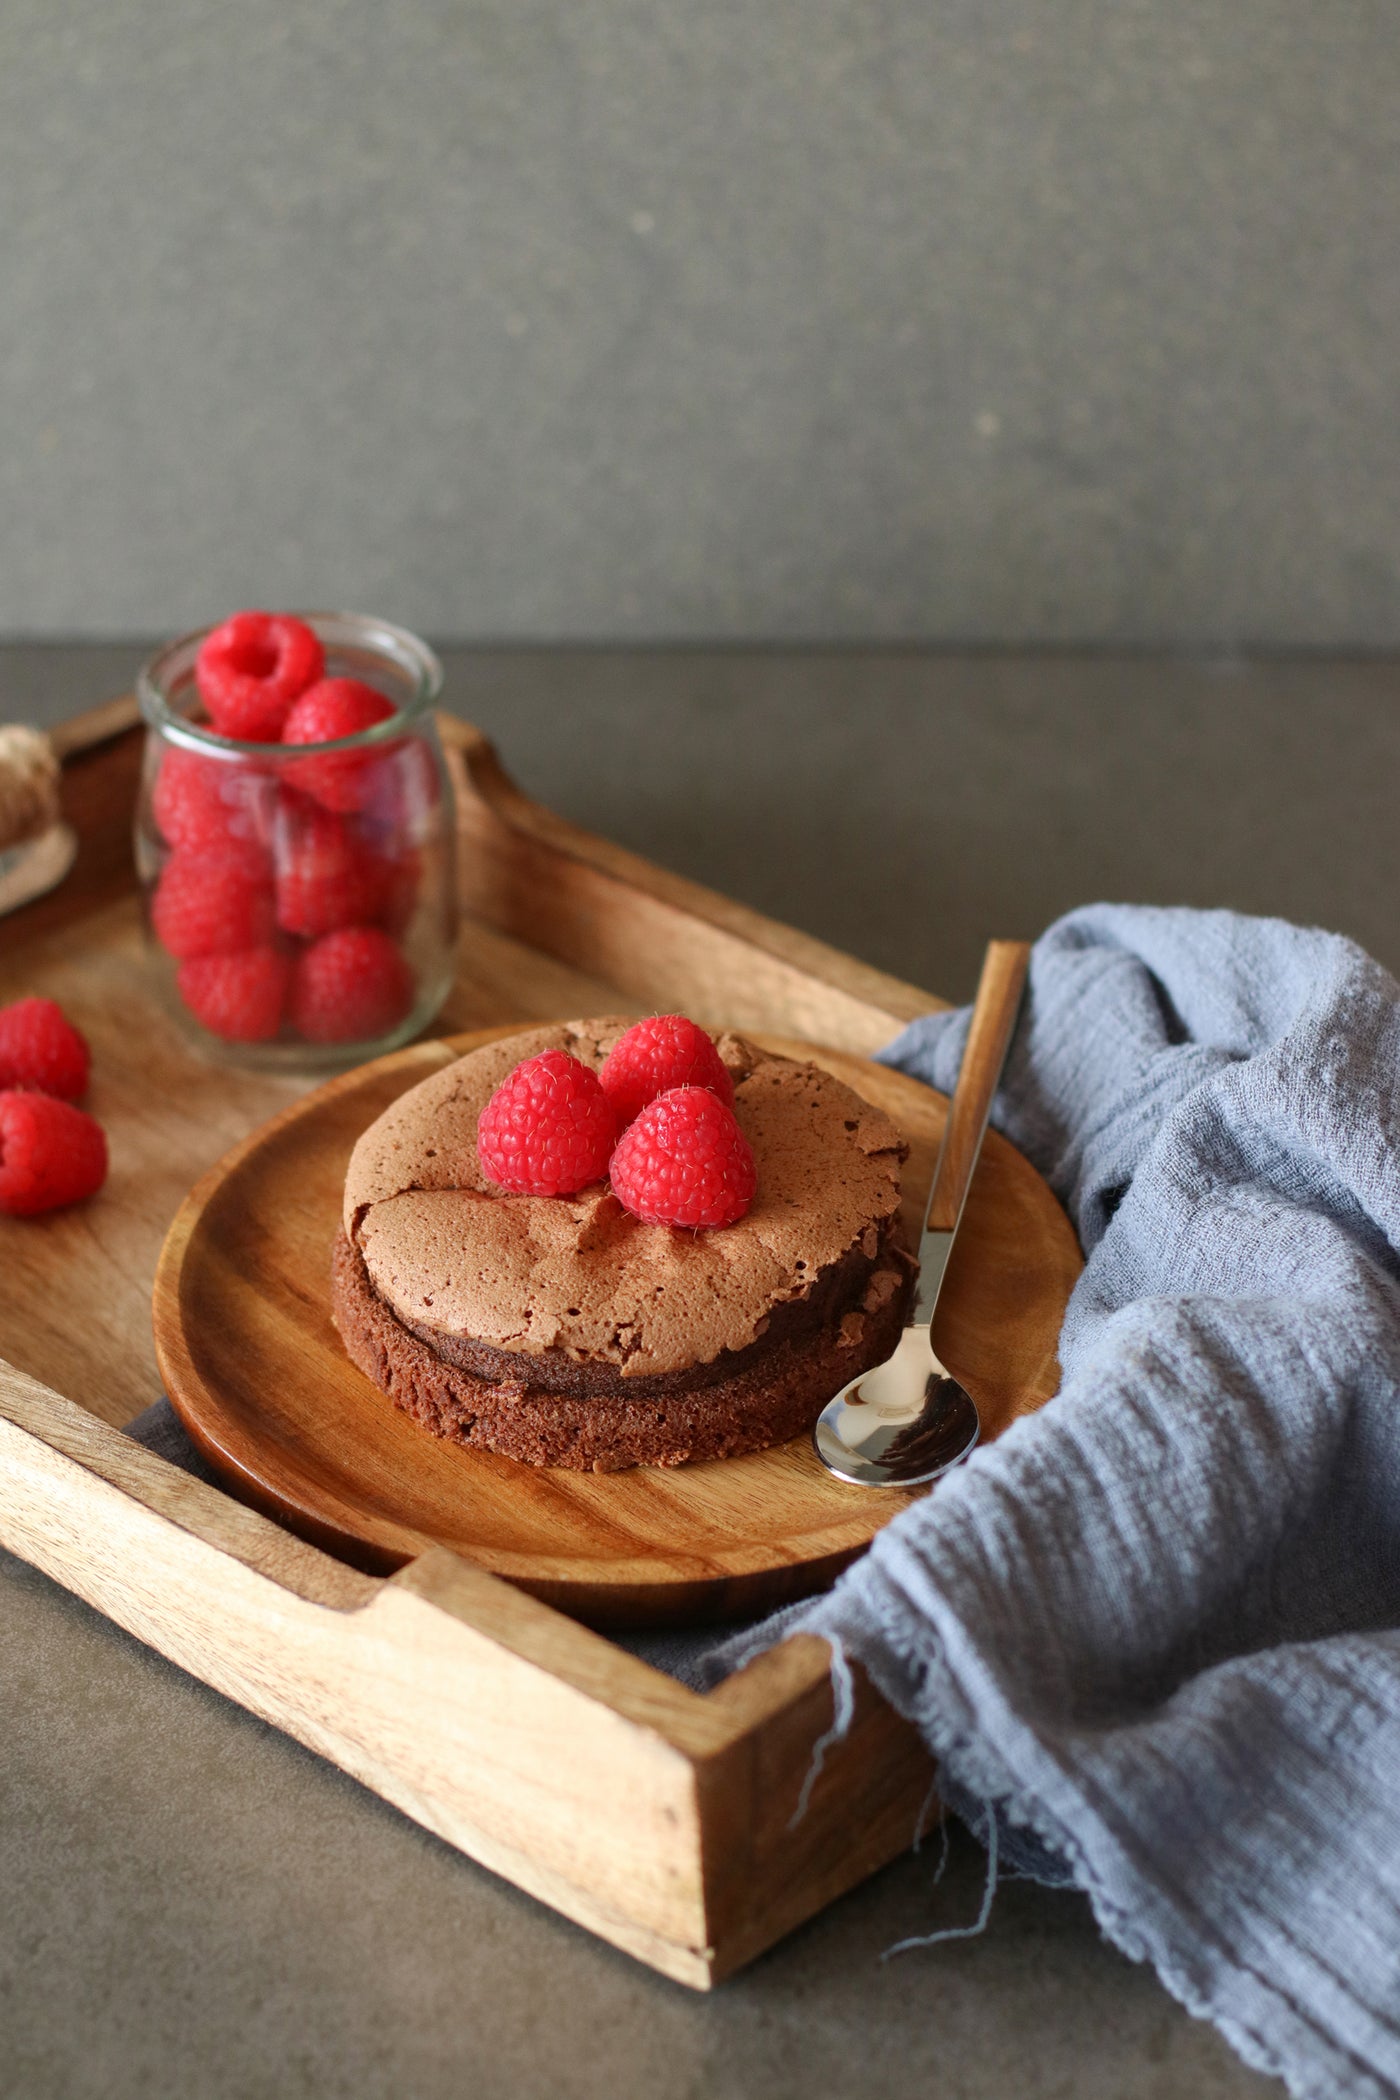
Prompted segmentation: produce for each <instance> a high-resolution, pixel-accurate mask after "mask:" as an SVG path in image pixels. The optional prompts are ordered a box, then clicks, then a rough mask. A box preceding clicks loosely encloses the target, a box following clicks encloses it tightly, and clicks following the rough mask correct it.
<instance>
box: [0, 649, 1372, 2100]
mask: <svg viewBox="0 0 1400 2100" xmlns="http://www.w3.org/2000/svg"><path fill="white" fill-rule="evenodd" d="M140 654H141V652H140V650H139V649H137V648H135V647H130V646H126V645H122V646H113V647H82V648H78V647H73V648H60V647H52V646H47V647H37V646H36V647H11V648H9V649H7V650H3V651H0V719H4V720H12V719H29V720H38V721H53V720H56V719H58V718H60V717H61V716H63V715H66V714H69V713H73V712H76V711H77V710H78V709H79V708H81V707H83V706H85V705H88V704H90V703H92V702H94V701H96V700H98V699H102V698H105V697H108V696H109V695H110V694H111V693H112V692H113V691H114V690H119V689H120V688H121V687H122V686H123V685H124V684H127V683H129V681H130V676H131V672H132V669H133V668H134V665H135V663H136V662H137V661H138V660H139V657H140ZM447 668H448V681H449V682H448V698H449V701H450V704H451V705H452V706H453V708H454V709H455V710H456V711H457V712H458V713H460V714H463V715H465V716H467V717H468V718H469V719H471V720H473V721H475V722H477V723H478V724H479V725H480V726H481V727H483V728H484V729H486V730H487V731H488V732H489V733H490V734H491V735H492V736H493V738H494V739H495V740H496V742H497V744H498V746H499V748H500V750H501V752H502V755H503V757H504V758H505V760H506V763H507V765H508V766H509V767H510V769H511V770H512V771H513V772H514V774H515V775H516V777H517V779H518V780H519V781H520V783H521V785H522V786H523V787H525V788H526V789H527V790H528V791H529V792H530V793H532V794H534V795H535V796H537V797H539V798H540V799H541V800H543V801H545V802H547V803H549V804H551V805H552V806H553V807H555V808H556V809H558V810H560V811H561V812H562V813H564V814H566V815H568V816H570V817H573V818H575V819H576V820H578V821H579V822H581V823H583V824H585V825H587V826H589V827H590V828H592V829H595V830H598V831H601V832H604V833H606V834H608V835H609V836H611V837H613V838H615V839H618V840H620V841H622V842H623V843H625V844H628V845H630V846H633V847H635V848H637V849H639V850H640V851H642V852H644V853H648V854H650V855H652V856H653V857H654V858H656V859H658V860H660V861H663V862H665V863H666V864H668V865H670V866H672V867H674V868H678V869H680V870H682V871H683V872H685V873H687V874H690V875H693V876H696V877H698V878H699V879H701V880H703V881H705V882H707V883H710V884H712V885H713V886H715V887H716V888H719V889H722V890H725V891H727V892H729V893H730V894H732V895H734V896H737V897H740V898H742V899H744V900H745V901H746V902H749V903H752V904H754V905H756V906H758V907H759V908H760V909H762V910H764V911H766V912H769V913H772V914H773V915H775V916H777V917H780V918H784V919H787V920H789V921H791V922H793V923H795V924H797V925H799V926H802V927H805V928H807V929H808V930H810V931H812V932H814V933H817V934H820V935H822V936H824V937H825V938H827V939H830V940H832V941H835V942H837V943H838V944H839V945H841V946H843V947H846V948H848V949H851V950H853V951H854V952H855V953H857V954H858V955H861V956H863V957H864V958H866V959H867V960H869V961H872V962H875V963H879V964H881V965H883V966H884V967H886V968H888V969H891V970H894V971H896V972H898V973H899V974H900V975H902V976H904V977H907V978H910V979H912V980H914V981H915V982H917V983H922V984H926V985H928V986H929V987H930V988H932V989H933V990H936V991H938V992H940V993H942V994H944V995H946V996H948V997H952V998H961V997H965V996H966V995H967V994H968V993H969V992H970V990H971V987H972V983H973V980H974V977H975V973H976V966H977V962H978V958H979V955H980V951H981V947H982V943H983V942H984V940H985V939H986V937H987V936H988V935H990V934H1003V935H1032V934H1034V933H1036V932H1037V931H1039V929H1040V928H1041V927H1042V926H1043V925H1045V924H1046V922H1047V921H1048V920H1050V919H1051V918H1053V917H1054V916H1055V915H1056V914H1057V913H1059V912H1060V911H1062V910H1064V909H1066V908H1068V907H1069V906H1071V905H1073V904H1076V903H1081V902H1085V901H1088V900H1089V899H1092V898H1098V897H1116V898H1132V899H1137V900H1143V901H1152V902H1161V903H1176V902H1184V903H1192V904H1201V905H1207V904H1224V905H1231V906H1234V907H1237V908H1240V909H1244V910H1250V911H1259V912H1273V913H1278V914H1281V915H1283V916H1286V917H1289V918H1293V919H1298V920H1305V921H1310V922H1314V923H1321V924H1324V925H1328V926H1331V927H1334V928H1336V929H1338V930H1340V931H1342V932H1345V933H1348V934H1351V935H1353V936H1354V937H1355V938H1356V939H1358V940H1360V941H1362V942H1363V943H1364V944H1365V945H1366V946H1367V947H1369V948H1370V949H1371V951H1372V952H1373V953H1374V954H1376V955H1377V956H1378V957H1379V958H1380V959H1381V960H1382V961H1383V962H1385V963H1387V964H1388V965H1389V966H1390V967H1391V968H1396V967H1397V966H1400V917H1398V916H1397V910H1396V905H1397V900H1400V826H1397V825H1396V822H1395V817H1394V807H1395V799H1396V790H1397V786H1400V708H1397V707H1396V705H1395V702H1396V699H1397V697H1400V664H1397V663H1395V662H1393V661H1386V660H1383V659H1371V660H1364V659H1353V660H1331V659H1329V660H1322V659H1299V658H1293V659H1284V660H1279V661H1273V662H1257V661H1256V662H1242V661H1234V660H1223V659H1222V660H1208V661H1207V660H1201V661H1195V660H1192V661H1181V660H1171V659H1166V658H1152V659H1133V658H1127V657H1103V656H1099V657H1077V656H1070V655H1056V656H1039V657H1028V656H1007V655H983V656H949V655H928V654H920V653H911V652H897V651H888V652H878V653H877V652H869V651H843V652H834V653H822V652H802V651H782V652H774V651H755V650H727V651H713V650H710V651H706V650H676V651H628V652H625V653H623V652H617V651H605V650H590V651H567V650H524V649H522V650H501V651H466V650H454V651H449V652H447ZM935 1860H936V1847H935V1848H926V1849H925V1851H924V1852H923V1853H922V1854H920V1855H917V1856H914V1855H911V1856H909V1857H906V1858H905V1859H903V1860H901V1861H898V1862H896V1863H895V1864H894V1865H893V1866H891V1867H889V1868H887V1869H886V1870H885V1871H884V1872H883V1873H882V1874H880V1875H878V1876H876V1877H875V1878H874V1879H873V1880H872V1881H870V1882H869V1883H867V1884H866V1885H865V1886H864V1887H863V1888H861V1889H859V1890H857V1891H856V1892H854V1893H853V1894H852V1895H850V1896H848V1897H847V1898H845V1899H844V1900H843V1901H842V1902H840V1903H838V1904H835V1905H833V1906H832V1908H831V1909H830V1910H828V1911H827V1912H826V1913H825V1914H824V1915H823V1916H821V1917H820V1918H818V1919H816V1920H815V1921H814V1922H812V1923H811V1924H809V1925H808V1926H806V1927H804V1928H803V1929H802V1930H801V1931H799V1932H797V1933H795V1934H793V1935H792V1937H791V1938H790V1939H788V1940H787V1941H785V1942H784V1943H783V1944H782V1945H781V1946H779V1947H778V1948H776V1949H774V1950H773V1951H772V1952H771V1953H769V1954H768V1955H767V1956H765V1957H764V1958H763V1959H762V1960H760V1961H758V1962H757V1963H755V1964H754V1965H753V1967H752V1968H750V1969H749V1970H748V1971H747V1972H745V1973H744V1974H743V1975H741V1976H739V1977H738V1978H736V1979H735V1980H733V1981H732V1982H730V1983H728V1984H726V1985H725V1986H724V1987H723V1988H721V1989H720V1990H719V1991H718V1992H717V1993H715V1994H714V1995H713V1996H711V1997H706V1998H702V1997H698V1996H695V1995H692V1994H691V1993H690V1992H688V1991H686V1990H684V1989H682V1988H681V1987H679V1986H677V1985H674V1984H671V1983H669V1982H667V1981H665V1980H663V1979H662V1978H660V1977H658V1976H655V1975H653V1974H651V1973H650V1972H649V1971H648V1970H646V1969H643V1968H641V1967H639V1966H638V1965H636V1964H635V1963H633V1962H631V1961H630V1960H628V1959H627V1957H625V1956H624V1955H621V1954H619V1953H617V1952H615V1951H614V1950H613V1949H611V1948H609V1947H606V1946H603V1945H601V1944H600V1943H599V1942H597V1941H595V1940H593V1939H591V1938H590V1937H589V1936H588V1935H586V1934H585V1933H583V1932H581V1931H579V1930H577V1929H576V1928H575V1927H573V1926H571V1925H569V1924H567V1923H565V1922H564V1921H563V1920H561V1919H559V1918H557V1917H556V1916H554V1915H553V1913H551V1912H549V1911H547V1910H545V1909H544V1908H542V1907H541V1906H540V1905H538V1904H536V1903H534V1902H533V1901H531V1900H530V1899H529V1898H528V1897H525V1896H523V1895H521V1894H520V1893H519V1892H518V1891H517V1890H515V1889H513V1888H511V1887H509V1886H507V1885H506V1884H504V1883H502V1882H500V1881H497V1880H495V1879H494V1878H493V1877H492V1876H491V1875H490V1874H488V1873H486V1872H485V1871H484V1870H482V1869H480V1868H478V1867H476V1866H474V1865H473V1864H472V1863H471V1862H469V1861H467V1860H464V1859H463V1858H461V1857H460V1856H459V1855H457V1854H456V1853H454V1852H453V1851H452V1850H451V1849H450V1848H449V1847H447V1846H445V1845H443V1844H441V1843H439V1842H438V1841H437V1840H435V1839H434V1838H432V1837H430V1836H428V1835H427V1834H426V1833H425V1832H423V1831H422V1830H420V1829H418V1828H417V1827H416V1826H415V1825H413V1824H412V1823H410V1822H408V1821H407V1820H406V1819H405V1818H403V1817H402V1816H400V1815H399V1814H397V1813H396V1812H395V1811H394V1810H392V1809H390V1808H388V1807H387V1806H386V1805H385V1804H384V1803H383V1802H381V1801H379V1800H378V1799H377V1798H375V1797H374V1796H373V1795H371V1794H369V1793H366V1792H365V1791H364V1790H363V1789H361V1788H360V1787H358V1786H357V1785H356V1784H355V1783H354V1782H353V1781H351V1780H349V1779H347V1778H346V1777H344V1775H342V1774H341V1773H339V1772H337V1771H335V1770H334V1769H333V1768H332V1767H330V1766H329V1765H326V1764H324V1763H322V1762H321V1761H320V1760H318V1759H317V1758H316V1757H314V1756H313V1755H311V1754H310V1753H309V1752H307V1751H305V1750H303V1749H301V1748H300V1747H299V1746H298V1745H297V1744H295V1743H293V1742H291V1741H289V1740H288V1739H287V1738H285V1737H283V1736H281V1735H279V1734H278V1733H277V1732H276V1731H274V1730H272V1729H270V1728H268V1727H266V1726H265V1725H264V1724H263V1723H261V1722H259V1721H257V1720H255V1719H253V1718H252V1717H251V1716H250V1715H249V1714H247V1713H245V1712H243V1711H242V1710H241V1709H240V1708H238V1707H236V1706H234V1705H232V1704H230V1703H229V1702H227V1701H226V1700H224V1699H222V1698H220V1697H219V1696H218V1695H217V1694H215V1693H213V1692H211V1691H209V1690H208V1689H207V1688H206V1687H204V1686H203V1685H201V1684H199V1683H197V1682H195V1681H194V1680H192V1679H190V1678H188V1677H186V1676H184V1675H183V1674H182V1673H181V1672H180V1671H178V1670H177V1669H175V1668H173V1667H172V1666H170V1665H169V1664H167V1663H165V1662H164V1661H163V1660H162V1659H161V1658H160V1657H158V1656H156V1655H154V1654H152V1653H150V1652H149V1651H147V1650H145V1649H144V1648H142V1647H141V1646H140V1645H139V1644H138V1643H136V1642H135V1641H133V1640H131V1639H129V1638H128V1637H127V1636H126V1635H124V1634H123V1633H121V1632H119V1631H118V1630H117V1629H116V1628H115V1627H113V1626H112V1625H110V1624H109V1623H108V1622H107V1621H105V1620H103V1619H102V1618H101V1617H99V1616H98V1615H96V1614H95V1613H93V1612H91V1611H89V1610H87V1609H86V1608H85V1607H84V1606H83V1605H81V1604H79V1603H78V1602H76V1601H75V1600H74V1599H73V1598H71V1597H70V1596H68V1595H67V1594H66V1593H65V1592H63V1591H62V1590H61V1589H59V1588H57V1587H55V1586H54V1585H53V1584H51V1583H49V1582H48V1581H46V1580H45V1579H44V1578H43V1577H42V1576H40V1575H38V1574H36V1573H35V1572H34V1571H33V1570H32V1569H30V1568H27V1567H25V1566H24V1565H23V1564H21V1563H20V1562H19V1561H17V1560H14V1559H12V1558H8V1557H5V1556H3V1555H0V1890H3V1901H2V1902H0V2094H3V2096H4V2100H58V2096H64V2100H68V2096H88V2095H92V2096H98V2095H101V2096H103V2100H126V2096H136V2095H141V2096H152V2095H165V2094H176V2093H178V2094H181V2095H198V2096H201V2100H203V2096H210V2100H223V2096H229V2100H234V2096H237V2100H253V2096H263V2095H268V2096H271V2095H277V2096H282V2095H298V2094H306V2095H316V2096H328V2095H339V2094H346V2095H351V2094H353V2095H355V2096H357V2100H376V2096H379V2095H385V2096H388V2095H391V2094H392V2095H394V2096H395V2100H401V2096H413V2100H438V2096H443V2100H446V2096H448V2095H453V2096H456V2095H460V2094H471V2095H473V2096H479V2100H494V2096H496V2095H502V2096H505V2095H511V2096H518V2100H535V2096H545V2095H551V2096H552V2095H578V2096H580V2100H585V2096H588V2100H591V2096H593V2095H597V2096H600V2100H601V2096H604V2095H606V2096H613V2095H618V2094H628V2095H630V2094H633V2093H636V2094H647V2095H655V2096H657V2100H709V2096H715V2100H719V2096H724V2100H731V2096H733V2100H746V2096H748V2095H758V2094H760V2093H762V2094H764V2095H765V2096H772V2100H784V2096H788V2095H792V2096H794V2100H796V2096H798V2095H801V2096H802V2100H822V2096H825V2095H838V2094H848V2093H856V2092H862V2091H865V2090H867V2089H869V2090H872V2091H875V2090H878V2091H881V2092H882V2093H884V2094H885V2095H887V2096H888V2100H906V2096H907V2100H913V2096H914V2095H916V2094H917V2095H919V2096H924V2095H928V2094H934V2093H936V2094H946V2095H957V2096H960V2100H992V2096H996V2100H1002V2096H1005V2095H1007V2094H1012V2093H1014V2094H1017V2095H1025V2096H1047V2100H1048V2096H1050V2095H1060V2094H1074V2095H1076V2096H1079V2100H1098V2096H1107V2095H1117V2094H1124V2093H1128V2092H1131V2093H1133V2094H1134V2095H1141V2096H1145V2100H1177V2096H1186V2095H1190V2096H1191V2100H1216V2096H1220V2100H1226V2096H1228V2100H1242V2096H1244V2095H1246V2094H1249V2093H1254V2092H1256V2091H1257V2092H1259V2093H1260V2094H1263V2093H1266V2092H1270V2091H1275V2092H1276V2091H1279V2090H1280V2088H1278V2087H1276V2086H1274V2085H1273V2084H1272V2082H1271V2081H1268V2080H1265V2079H1262V2078H1259V2077H1257V2076H1255V2075H1254V2074H1253V2073H1251V2072H1249V2071H1247V2070H1245V2069H1244V2068H1243V2067H1242V2066H1241V2065H1240V2064H1239V2063H1238V2062H1237V2061H1236V2059H1235V2058H1234V2057H1233V2056H1232V2055H1231V2053H1230V2052H1229V2050H1228V2049H1227V2048H1226V2046H1225V2044H1224V2043H1223V2042H1222V2041H1220V2040H1219V2038H1218V2037H1217V2036H1216V2035H1215V2034H1214V2032H1213V2031H1212V2030H1211V2029H1210V2028H1208V2027H1206V2026H1203V2025H1201V2024H1198V2023H1196V2022H1193V2021H1192V2020H1190V2019H1189V2018H1188V2017H1187V2016H1186V2014H1185V2013H1184V2012H1182V2011H1181V2010H1180V2008H1179V2007H1177V2006H1176V2005H1175V2004H1174V2003H1173V2002H1172V2000H1171V1999H1170V1998H1169V1997H1168V1996H1167V1994H1166V1993H1165V1992H1164V1990H1163V1989H1162V1988H1161V1986H1160V1985H1159V1984H1158V1982H1157V1981H1156V1979H1155V1977H1154V1976H1153V1975H1152V1974H1151V1973H1150V1972H1148V1971H1146V1970H1143V1969H1139V1968H1134V1967H1132V1966H1131V1965H1130V1964H1129V1963H1127V1962H1126V1961H1125V1960H1124V1959H1123V1958H1122V1957H1121V1956H1120V1955H1118V1954H1117V1953H1115V1952H1114V1951H1113V1950H1112V1949H1110V1948H1109V1947H1108V1946H1107V1945H1106V1944H1105V1943H1104V1942H1103V1941H1102V1940H1101V1939H1100V1937H1099V1935H1098V1932H1097V1930H1096V1928H1095V1926H1094V1923H1093V1920H1092V1918H1091V1916H1090V1914H1089V1911H1088V1908H1087V1905H1086V1904H1085V1902H1084V1900H1083V1899H1082V1898H1080V1897H1078V1896H1076V1895H1073V1894H1068V1893H1063V1892H1050V1891H1047V1890H1043V1889H1040V1888H1036V1887H1033V1886H1030V1885H1027V1884H1018V1883H1014V1882H1004V1883H1003V1884H1002V1886H1001V1887H1000V1889H999V1890H998V1892H997V1896H996V1900H995V1903H994V1906H993V1909H992V1915H991V1921H990V1924H989V1926H988V1929H987V1930H986V1932H985V1933H984V1934H982V1935H981V1936H980V1937H977V1938H970V1939H964V1940H955V1941H952V1942H948V1943H945V1944H944V1945H942V1946H939V1947H935V1948H930V1949H927V1950H924V1951H918V1952H914V1953H911V1954H908V1955H904V1956H901V1957H900V1958H899V1959H897V1960H893V1961H882V1960H881V1958H880V1957H881V1954H882V1951H883V1950H884V1949H885V1948H887V1947H888V1946H890V1945H891V1943H892V1942H893V1941H895V1940H897V1939H899V1938H901V1937H903V1936H905V1935H908V1934H911V1933H918V1932H927V1931H932V1930H935V1929H937V1928H939V1927H943V1926H949V1925H958V1924H965V1923H967V1922H968V1921H970V1920H971V1919H972V1918H973V1917H974V1916H975V1914H976V1911H977V1908H978V1904H979V1902H980V1898H981V1892H982V1884H983V1872H984V1862H983V1859H982V1855H981V1854H980V1852H979V1851H978V1850H977V1848H976V1847H975V1846H974V1845H973V1844H972V1843H971V1841H970V1840H968V1839H966V1838H964V1837H959V1836H957V1835H955V1836H954V1839H953V1842H952V1846H951V1854H950V1860H949V1865H948V1869H947V1871H946V1873H945V1874H944V1875H943V1876H942V1878H941V1879H936V1878H935Z"/></svg>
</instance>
